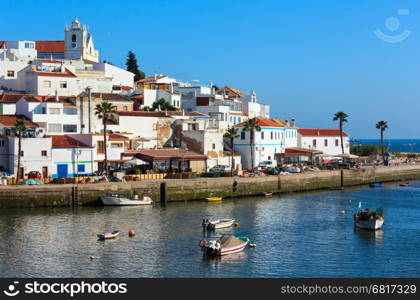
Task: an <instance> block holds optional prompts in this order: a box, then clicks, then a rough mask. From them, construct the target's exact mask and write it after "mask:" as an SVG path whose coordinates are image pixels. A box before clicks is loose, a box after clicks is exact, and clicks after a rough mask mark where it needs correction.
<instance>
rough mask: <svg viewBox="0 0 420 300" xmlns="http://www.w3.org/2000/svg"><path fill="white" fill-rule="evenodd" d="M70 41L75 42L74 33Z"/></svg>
mask: <svg viewBox="0 0 420 300" xmlns="http://www.w3.org/2000/svg"><path fill="white" fill-rule="evenodd" d="M71 41H72V42H73V43H75V42H76V34H74V33H73V35H72V36H71Z"/></svg>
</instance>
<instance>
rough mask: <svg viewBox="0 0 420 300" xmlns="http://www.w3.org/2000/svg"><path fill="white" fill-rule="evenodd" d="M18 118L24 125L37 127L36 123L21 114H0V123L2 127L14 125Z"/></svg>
mask: <svg viewBox="0 0 420 300" xmlns="http://www.w3.org/2000/svg"><path fill="white" fill-rule="evenodd" d="M18 119H23V120H24V123H25V126H26V127H38V124H37V123H34V122H32V121H31V120H29V119H28V118H26V117H25V116H21V115H0V124H2V125H3V126H4V127H14V126H15V123H16V121H17V120H18Z"/></svg>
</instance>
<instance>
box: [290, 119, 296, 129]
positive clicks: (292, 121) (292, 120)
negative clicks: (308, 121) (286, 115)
mask: <svg viewBox="0 0 420 300" xmlns="http://www.w3.org/2000/svg"><path fill="white" fill-rule="evenodd" d="M290 127H296V120H295V119H291V120H290Z"/></svg>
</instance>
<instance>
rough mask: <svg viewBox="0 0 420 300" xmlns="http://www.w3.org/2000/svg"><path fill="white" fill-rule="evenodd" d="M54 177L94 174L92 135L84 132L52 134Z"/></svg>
mask: <svg viewBox="0 0 420 300" xmlns="http://www.w3.org/2000/svg"><path fill="white" fill-rule="evenodd" d="M50 138H51V148H50V149H51V160H52V169H51V177H52V178H65V177H75V176H81V175H92V174H93V172H94V161H93V155H94V148H93V147H92V136H91V135H90V134H89V135H86V134H85V135H83V134H72V135H54V136H51V137H50Z"/></svg>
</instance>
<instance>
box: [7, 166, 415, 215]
mask: <svg viewBox="0 0 420 300" xmlns="http://www.w3.org/2000/svg"><path fill="white" fill-rule="evenodd" d="M343 175H344V182H343V183H344V186H355V185H362V184H369V183H371V182H375V181H383V182H390V181H399V180H412V179H417V178H420V164H413V165H400V166H392V167H376V168H364V169H357V170H356V169H355V170H344V171H343ZM340 184H341V174H340V171H339V170H335V171H319V172H306V173H299V174H289V175H280V176H261V177H219V178H195V179H161V180H145V181H135V182H123V183H98V184H78V185H74V184H46V185H39V186H26V185H25V186H21V185H16V186H1V187H0V208H25V207H29V208H31V207H65V206H86V205H100V202H99V197H100V196H102V195H104V194H106V193H117V192H119V193H130V194H132V193H138V194H142V193H143V191H144V190H150V191H151V196H152V199H153V200H155V201H156V202H160V201H167V202H170V201H188V200H198V199H204V198H206V197H210V196H221V197H244V196H254V195H262V194H263V193H264V192H274V193H288V192H300V191H310V190H322V189H330V188H334V187H338V186H340ZM163 195H164V196H163Z"/></svg>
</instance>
